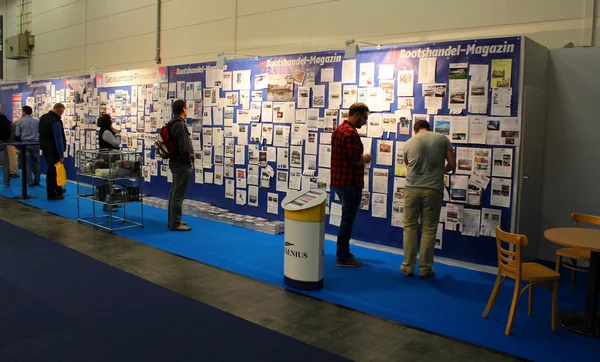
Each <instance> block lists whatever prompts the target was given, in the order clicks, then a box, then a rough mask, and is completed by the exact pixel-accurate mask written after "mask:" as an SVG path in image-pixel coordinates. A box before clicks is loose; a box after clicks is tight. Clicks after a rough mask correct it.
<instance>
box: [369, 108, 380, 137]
mask: <svg viewBox="0 0 600 362" xmlns="http://www.w3.org/2000/svg"><path fill="white" fill-rule="evenodd" d="M382 119H383V117H382V115H381V114H377V113H376V114H371V115H370V116H369V128H368V129H367V136H368V137H371V138H381V136H383V124H382V122H383V121H382Z"/></svg>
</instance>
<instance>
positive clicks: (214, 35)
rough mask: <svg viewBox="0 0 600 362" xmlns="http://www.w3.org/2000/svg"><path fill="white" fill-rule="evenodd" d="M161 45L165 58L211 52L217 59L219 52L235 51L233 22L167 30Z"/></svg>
mask: <svg viewBox="0 0 600 362" xmlns="http://www.w3.org/2000/svg"><path fill="white" fill-rule="evenodd" d="M161 43H162V57H163V58H176V57H183V56H188V55H193V54H205V53H210V52H213V53H214V57H213V58H216V54H217V53H218V52H219V51H221V50H223V51H226V50H227V49H233V21H232V20H231V19H230V20H222V21H217V22H212V23H204V24H199V25H193V26H186V27H182V28H175V29H170V30H165V31H163V33H162V40H161Z"/></svg>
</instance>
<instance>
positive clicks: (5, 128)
mask: <svg viewBox="0 0 600 362" xmlns="http://www.w3.org/2000/svg"><path fill="white" fill-rule="evenodd" d="M9 140H10V121H9V120H8V118H6V116H5V115H4V114H2V108H1V107H0V167H2V182H3V183H4V187H10V165H9V162H8V148H7V146H6V145H5V144H4V143H5V142H8V141H9Z"/></svg>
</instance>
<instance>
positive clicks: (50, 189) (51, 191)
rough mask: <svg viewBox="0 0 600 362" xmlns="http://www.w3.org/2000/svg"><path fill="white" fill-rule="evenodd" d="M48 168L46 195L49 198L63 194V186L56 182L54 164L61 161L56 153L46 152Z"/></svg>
mask: <svg viewBox="0 0 600 362" xmlns="http://www.w3.org/2000/svg"><path fill="white" fill-rule="evenodd" d="M44 158H45V159H46V164H47V165H48V170H47V171H46V195H47V196H48V198H52V197H56V196H60V195H62V194H63V191H62V187H59V186H58V185H57V184H56V167H54V165H55V164H56V163H58V162H60V157H58V155H56V154H47V153H44Z"/></svg>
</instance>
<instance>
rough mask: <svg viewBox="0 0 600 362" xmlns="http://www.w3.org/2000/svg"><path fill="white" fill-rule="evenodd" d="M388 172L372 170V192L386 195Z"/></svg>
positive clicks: (380, 169)
mask: <svg viewBox="0 0 600 362" xmlns="http://www.w3.org/2000/svg"><path fill="white" fill-rule="evenodd" d="M388 179H389V170H388V169H386V168H374V169H373V192H376V193H381V194H387V192H388Z"/></svg>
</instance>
